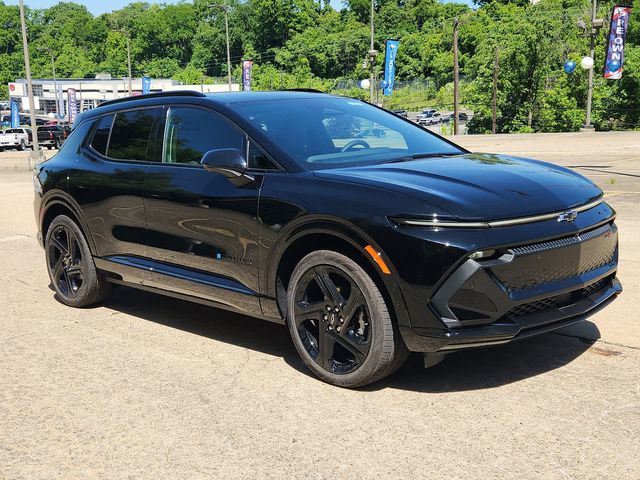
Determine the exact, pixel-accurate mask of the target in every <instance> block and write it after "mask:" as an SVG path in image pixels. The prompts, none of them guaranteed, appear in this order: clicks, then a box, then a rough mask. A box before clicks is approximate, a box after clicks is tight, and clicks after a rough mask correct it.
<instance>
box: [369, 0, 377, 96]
mask: <svg viewBox="0 0 640 480" xmlns="http://www.w3.org/2000/svg"><path fill="white" fill-rule="evenodd" d="M373 2H374V0H371V22H370V23H371V45H370V47H369V62H370V66H371V78H370V79H369V81H370V85H369V101H370V102H371V103H374V102H375V87H376V75H375V68H376V56H377V55H378V52H377V51H376V49H375V45H374V43H373Z"/></svg>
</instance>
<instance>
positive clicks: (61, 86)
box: [9, 75, 240, 119]
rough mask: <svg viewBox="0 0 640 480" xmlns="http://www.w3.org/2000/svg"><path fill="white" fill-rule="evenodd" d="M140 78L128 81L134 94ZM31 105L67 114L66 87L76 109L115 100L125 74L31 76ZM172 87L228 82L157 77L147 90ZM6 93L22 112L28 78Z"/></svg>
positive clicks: (221, 87) (125, 90) (222, 88)
mask: <svg viewBox="0 0 640 480" xmlns="http://www.w3.org/2000/svg"><path fill="white" fill-rule="evenodd" d="M142 82H143V79H142V78H134V79H132V81H131V89H132V91H133V95H140V94H142ZM32 84H33V96H34V108H35V113H36V115H40V116H44V117H49V118H53V117H54V116H55V117H57V118H66V119H68V118H69V98H68V97H69V90H71V91H72V92H73V91H75V99H76V105H77V109H78V112H83V111H85V110H90V109H92V108H96V107H97V106H99V105H100V104H101V103H104V102H106V101H108V100H115V99H118V98H123V97H126V96H128V95H129V79H128V78H124V79H123V78H110V77H109V76H106V75H105V76H98V78H82V79H55V80H54V79H33V80H32ZM231 89H232V90H233V91H238V90H239V89H240V86H239V85H238V84H232V85H231ZM175 90H195V91H198V92H202V93H216V92H226V91H229V85H228V84H226V83H224V84H220V83H218V84H212V85H183V84H181V83H180V82H177V81H176V80H171V79H166V78H159V79H151V81H150V88H149V92H150V93H156V92H167V91H175ZM9 96H10V97H11V98H12V99H16V100H17V101H18V105H19V108H20V112H21V113H28V112H29V97H28V93H27V81H26V80H24V79H18V80H16V81H15V82H11V83H9Z"/></svg>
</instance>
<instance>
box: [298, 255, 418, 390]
mask: <svg viewBox="0 0 640 480" xmlns="http://www.w3.org/2000/svg"><path fill="white" fill-rule="evenodd" d="M287 302H288V318H287V322H288V324H289V330H290V332H291V336H292V338H293V341H294V345H295V346H296V349H297V350H298V353H299V354H300V356H301V357H302V359H303V360H304V362H305V363H306V364H307V366H308V367H309V368H310V369H311V370H312V371H313V372H314V373H315V374H316V375H317V376H318V377H320V378H321V379H322V380H324V381H326V382H329V383H332V384H334V385H339V386H343V387H359V386H362V385H367V384H369V383H373V382H375V381H377V380H380V379H381V378H383V377H385V376H387V375H389V374H391V373H393V371H395V370H396V369H397V368H399V367H400V366H401V365H402V363H404V360H405V359H406V357H407V354H408V352H407V350H406V346H404V343H403V342H402V339H401V338H400V337H399V335H397V332H396V329H395V328H394V325H393V322H392V321H391V317H390V315H389V312H388V309H387V306H386V302H385V301H384V298H383V297H382V295H381V293H380V291H379V290H378V287H377V286H376V284H375V282H374V281H373V280H372V279H371V277H370V276H369V275H368V274H367V273H366V272H365V271H364V270H363V269H362V268H361V267H360V266H359V265H358V264H357V263H356V262H354V261H353V260H351V259H350V258H348V257H346V256H344V255H341V254H339V253H337V252H332V251H326V250H321V251H318V252H314V253H311V254H309V255H307V256H306V257H305V258H303V259H302V260H301V261H300V263H299V264H298V266H297V267H296V269H295V270H294V272H293V275H292V277H291V280H290V283H289V290H288V293H287Z"/></svg>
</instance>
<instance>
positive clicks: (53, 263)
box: [48, 225, 85, 298]
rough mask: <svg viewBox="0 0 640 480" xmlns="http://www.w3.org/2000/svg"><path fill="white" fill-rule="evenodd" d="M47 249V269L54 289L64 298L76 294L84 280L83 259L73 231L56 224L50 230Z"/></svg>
mask: <svg viewBox="0 0 640 480" xmlns="http://www.w3.org/2000/svg"><path fill="white" fill-rule="evenodd" d="M48 250H49V252H48V253H49V255H48V257H49V270H50V272H51V280H52V282H53V283H54V285H55V287H56V290H59V291H60V293H62V295H63V296H64V297H65V298H74V297H77V296H78V293H79V292H80V289H81V288H82V283H83V281H84V275H83V271H84V270H85V267H84V259H83V258H82V252H81V251H80V247H79V246H78V239H77V238H76V235H75V233H74V232H72V231H71V229H69V227H67V226H66V225H58V226H57V227H56V228H55V229H54V230H53V231H52V232H51V237H50V242H49V245H48Z"/></svg>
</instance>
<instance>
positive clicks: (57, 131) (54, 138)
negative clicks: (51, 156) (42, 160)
mask: <svg viewBox="0 0 640 480" xmlns="http://www.w3.org/2000/svg"><path fill="white" fill-rule="evenodd" d="M64 139H65V132H64V129H63V128H62V127H59V126H42V127H38V144H39V145H41V146H43V147H47V148H48V149H49V150H51V149H52V148H55V149H58V148H60V146H61V145H62V143H63V142H64Z"/></svg>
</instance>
